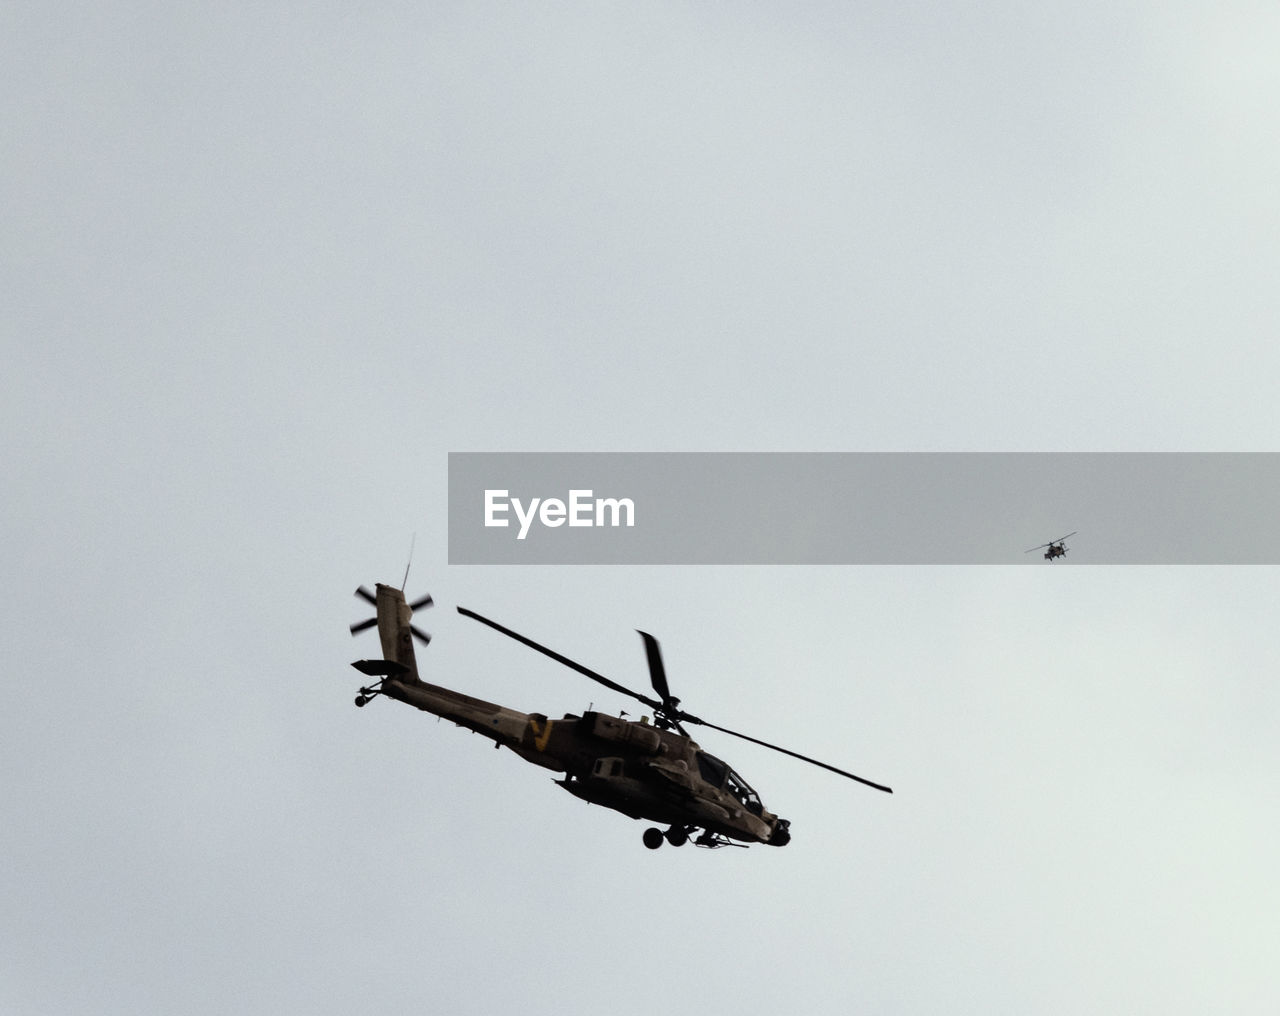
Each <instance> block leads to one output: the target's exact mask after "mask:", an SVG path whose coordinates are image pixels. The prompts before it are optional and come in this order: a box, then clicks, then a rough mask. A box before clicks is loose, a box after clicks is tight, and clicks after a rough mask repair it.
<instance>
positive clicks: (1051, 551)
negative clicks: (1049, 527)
mask: <svg viewBox="0 0 1280 1016" xmlns="http://www.w3.org/2000/svg"><path fill="white" fill-rule="evenodd" d="M1078 531H1079V530H1074V531H1072V532H1070V533H1067V535H1066V536H1059V537H1058V538H1057V539H1056V540H1050V541H1049V542H1048V543H1042V544H1040V546H1038V547H1032V548H1030V549H1029V550H1024V551H1023V553H1024V554H1030V553H1031V551H1033V550H1043V551H1044V559H1045V560H1046V561H1052V560H1053V559H1054V558H1055V557H1064V556H1065V555H1066V553H1067V548H1066V541H1067V540H1069V539H1071V537H1073V536H1075V535H1076V532H1078ZM1045 548H1048V549H1047V550H1046V549H1045Z"/></svg>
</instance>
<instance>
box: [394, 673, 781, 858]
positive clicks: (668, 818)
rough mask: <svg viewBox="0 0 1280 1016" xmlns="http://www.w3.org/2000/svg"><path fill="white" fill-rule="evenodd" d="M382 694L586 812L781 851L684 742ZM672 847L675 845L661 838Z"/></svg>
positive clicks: (624, 725) (621, 723)
mask: <svg viewBox="0 0 1280 1016" xmlns="http://www.w3.org/2000/svg"><path fill="white" fill-rule="evenodd" d="M379 691H380V692H381V694H383V695H386V696H387V697H388V698H393V699H396V700H397V701H399V702H404V703H405V704H407V705H411V706H414V707H415V708H418V709H422V710H424V711H425V712H429V713H432V714H434V715H436V716H440V717H442V718H444V719H447V720H450V721H451V722H453V723H455V724H457V725H458V726H460V727H465V728H467V729H468V730H472V731H474V732H475V733H477V734H481V735H483V736H484V737H487V738H489V739H490V740H492V741H494V742H495V745H496V746H497V747H506V748H509V749H511V751H513V752H515V753H516V754H517V755H519V756H520V757H521V758H523V759H524V760H525V761H527V762H532V763H533V764H534V765H539V766H542V767H544V768H546V769H551V770H553V771H556V772H562V773H564V774H565V777H564V779H562V780H557V781H555V782H556V784H557V785H558V786H560V787H562V788H564V789H565V790H567V791H568V792H569V793H571V794H573V795H574V796H575V797H578V798H580V799H582V800H584V801H588V802H590V803H591V804H597V805H600V806H602V807H605V808H611V809H613V810H614V811H618V812H621V813H622V814H624V815H627V816H629V817H631V818H634V819H647V820H648V821H651V822H659V823H664V824H670V825H671V826H672V828H673V830H683V835H684V836H686V837H687V835H688V833H689V832H691V831H692V830H694V829H704V830H706V831H707V832H708V833H711V834H713V836H722V837H726V838H728V839H731V840H738V841H742V842H747V843H769V844H772V845H774V846H782V845H784V844H785V843H787V842H788V841H789V839H790V833H789V829H788V823H787V822H786V821H785V820H782V819H779V818H778V817H777V816H776V815H774V814H772V813H771V812H769V811H767V810H766V809H765V808H764V806H763V804H762V803H761V801H760V798H759V797H758V796H757V795H756V793H755V791H753V790H752V789H751V788H750V787H749V786H748V785H747V784H746V782H745V781H743V780H742V779H741V777H739V776H738V774H737V773H736V772H734V771H733V770H732V769H731V768H729V767H728V766H727V765H725V763H723V762H721V761H720V760H719V759H717V758H715V757H714V756H711V755H708V754H707V753H706V752H704V751H702V749H701V748H700V747H699V746H698V744H697V743H696V742H694V741H693V740H692V739H691V738H689V737H686V736H685V735H683V734H680V733H677V732H675V731H671V730H662V729H660V728H659V727H657V726H655V725H653V724H651V723H649V722H648V720H647V718H643V719H641V720H640V721H632V720H627V719H624V718H622V717H617V716H610V715H607V714H604V713H599V712H586V713H584V714H583V715H581V716H576V715H573V714H569V715H566V716H565V717H564V718H563V719H559V720H552V719H549V718H548V717H546V716H544V715H542V714H541V713H524V712H519V711H518V710H515V709H509V708H507V707H506V706H501V705H497V704H495V703H493V702H486V701H484V700H483V699H479V698H475V697H473V696H471V695H466V694H463V693H462V692H457V691H453V690H451V689H449V688H443V687H440V686H439V685H434V684H429V683H427V682H425V681H421V680H418V679H416V678H415V677H414V676H413V675H412V674H410V673H403V674H399V675H394V676H388V677H386V678H384V680H383V681H382V684H381V687H380V689H379ZM667 838H668V839H669V840H670V841H671V842H677V840H679V839H681V838H682V837H681V834H680V832H677V833H676V839H672V837H671V835H670V834H668V837H667Z"/></svg>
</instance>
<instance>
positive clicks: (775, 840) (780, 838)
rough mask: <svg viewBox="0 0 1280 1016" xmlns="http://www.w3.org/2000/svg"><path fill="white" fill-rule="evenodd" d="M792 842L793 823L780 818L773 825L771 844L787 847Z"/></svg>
mask: <svg viewBox="0 0 1280 1016" xmlns="http://www.w3.org/2000/svg"><path fill="white" fill-rule="evenodd" d="M790 842H791V823H790V822H788V821H787V820H786V819H785V818H780V819H778V821H777V822H776V823H774V826H773V834H772V835H771V836H770V837H769V846H771V847H785V846H786V845H787V844H788V843H790Z"/></svg>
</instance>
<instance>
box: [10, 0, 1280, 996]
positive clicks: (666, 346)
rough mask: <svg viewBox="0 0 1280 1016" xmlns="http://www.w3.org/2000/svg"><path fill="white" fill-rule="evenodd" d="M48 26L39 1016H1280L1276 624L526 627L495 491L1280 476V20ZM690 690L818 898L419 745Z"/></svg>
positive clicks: (21, 941)
mask: <svg viewBox="0 0 1280 1016" xmlns="http://www.w3.org/2000/svg"><path fill="white" fill-rule="evenodd" d="M197 6H198V9H194V10H193V9H192V8H191V7H190V6H186V7H178V8H175V7H174V6H173V5H165V4H146V3H136V4H89V3H83V2H79V3H76V2H72V3H57V2H46V3H39V4H28V3H15V4H10V5H8V6H7V7H6V8H5V10H4V11H3V13H0V81H2V83H3V84H2V87H0V113H2V115H3V124H4V128H5V134H6V137H7V139H8V144H7V145H5V146H4V149H3V152H0V173H2V174H3V177H2V180H3V187H2V188H0V213H2V214H3V222H4V229H3V232H2V233H0V252H3V267H2V268H0V287H2V288H0V297H2V299H3V307H4V313H3V317H2V318H0V322H2V327H3V329H4V331H3V340H4V350H5V370H4V372H3V375H0V377H3V381H0V384H2V385H3V389H4V397H3V399H0V413H2V414H3V417H2V422H3V424H4V427H3V438H0V465H2V466H3V472H4V476H5V477H6V481H7V482H6V485H5V495H6V496H5V498H4V500H3V503H2V504H0V519H2V520H3V527H4V528H3V532H4V535H5V541H4V545H5V559H6V561H8V562H9V567H8V568H7V569H6V578H7V581H6V582H5V583H4V589H3V592H2V593H0V597H3V603H0V606H2V607H3V617H4V619H5V620H4V627H3V633H4V639H3V645H2V646H0V648H2V649H3V655H4V659H5V660H6V661H7V665H8V672H9V676H10V685H11V694H10V705H9V708H7V709H6V710H5V711H4V720H3V726H2V728H0V760H3V766H4V773H5V778H4V780H3V783H2V784H0V788H2V789H0V804H2V806H3V812H2V813H3V815H4V821H3V823H0V861H2V862H3V863H0V904H2V905H0V1010H3V1011H4V1012H6V1013H15V1014H24V1016H25V1014H51V1013H58V1014H76V1013H84V1014H90V1013H92V1014H104V1013H112V1014H114V1013H130V1014H133V1013H139V1012H185V1013H210V1014H212V1013H225V1012H228V1011H238V1012H248V1013H271V1014H312V1013H334V1014H338V1013H350V1012H354V1011H373V1010H392V1011H424V1010H429V1011H435V1012H449V1013H477V1014H479V1013H486V1014H487V1013H492V1012H497V1011H508V1012H512V1011H522V1012H530V1013H552V1012H555V1013H565V1012H582V1013H595V1012H602V1011H608V1012H610V1013H616V1014H640V1013H646V1014H647V1013H652V1012H655V1011H672V1012H694V1011H700V1012H723V1011H727V1010H728V1009H729V1008H730V1007H731V1006H732V1007H733V1008H734V1009H735V1010H738V1011H743V1012H748V1013H756V1012H758V1013H773V1012H779V1011H795V1012H832V1013H846V1012H874V1013H931V1012H949V1013H984V1014H985V1013H992V1012H1061V1013H1098V1012H1151V1013H1156V1012H1158V1013H1162V1014H1164V1013H1197V1014H1198V1013H1204V1012H1210V1011H1222V1012H1227V1011H1230V1012H1241V1013H1245V1012H1260V1013H1261V1012H1274V1011H1275V1010H1276V1008H1277V1005H1280V974H1277V967H1276V962H1275V958H1276V956H1277V955H1280V926H1278V922H1277V919H1276V914H1277V913H1280V888H1278V887H1277V880H1276V878H1275V870H1274V868H1275V865H1274V858H1275V854H1276V848H1277V838H1278V837H1277V834H1278V833H1280V814H1278V812H1277V796H1278V795H1277V786H1276V773H1277V771H1280V747H1277V745H1280V737H1278V736H1277V734H1278V733H1280V731H1278V730H1277V727H1278V720H1280V692H1277V691H1276V682H1275V676H1274V672H1275V661H1276V657H1277V650H1280V634H1278V633H1277V625H1276V623H1275V612H1276V604H1277V595H1278V594H1280V575H1278V574H1277V572H1276V570H1275V569H1274V568H1272V567H1260V566H1259V567H1239V568H1227V567H1222V568H1216V567H1181V568H1178V567H1168V568H1159V567H1145V568H1144V567H1113V566H1104V565H1102V564H1097V565H1096V566H1094V567H1079V566H1078V565H1088V564H1090V557H1089V554H1090V550H1089V532H1088V527H1087V526H1086V525H1085V524H1083V523H1079V522H1077V520H1076V519H1074V518H1063V519H1061V520H1060V524H1059V522H1057V521H1055V524H1054V526H1053V531H1051V532H1037V533H1036V536H1035V538H1034V539H1032V540H1028V539H1026V538H1025V536H1024V534H1023V533H1022V532H1021V531H1018V532H1015V533H1013V535H1012V538H1011V539H1012V542H1013V545H1014V552H1015V553H1019V552H1020V551H1021V550H1023V549H1025V547H1027V546H1030V545H1032V543H1034V542H1040V540H1042V539H1044V540H1047V539H1050V538H1053V537H1056V536H1058V535H1060V534H1061V533H1062V532H1067V531H1070V530H1072V529H1080V530H1081V532H1080V534H1079V536H1078V537H1077V538H1076V539H1075V540H1073V545H1072V553H1071V556H1070V557H1069V558H1068V562H1069V563H1068V564H1055V565H1053V566H1050V565H1049V564H1048V563H1045V564H1044V566H1043V567H1039V568H1024V567H1019V568H1013V567H1010V568H1003V567H951V568H947V567H927V566H919V567H854V566H849V567H773V568H768V567H640V566H632V567H622V566H613V567H581V568H577V567H550V566H542V567H497V566H491V567H481V566H472V567H463V566H452V567H451V566H449V565H448V553H447V546H448V542H447V538H448V533H447V527H446V512H447V506H448V503H447V455H448V453H449V452H451V451H453V452H458V451H1035V452H1041V451H1044V452H1048V451H1054V452H1066V451H1088V452H1094V451H1161V452H1165V451H1210V452H1212V451H1280V448H1277V441H1276V434H1277V423H1278V421H1277V410H1276V408H1275V391H1276V378H1277V373H1278V368H1280V347H1278V346H1277V344H1276V343H1275V327H1274V325H1275V322H1276V320H1277V317H1278V313H1277V312H1278V311H1280V306H1278V304H1280V298H1278V297H1277V289H1276V286H1275V280H1276V279H1277V278H1280V248H1278V247H1277V243H1276V237H1277V236H1280V214H1278V213H1280V198H1278V197H1277V191H1276V180H1277V179H1280V122H1278V114H1277V112H1276V111H1277V110H1278V109H1280V63H1277V61H1276V54H1277V53H1278V52H1280V9H1278V8H1276V6H1275V5H1274V4H1264V3H1261V2H1257V3H1244V2H1240V3H1237V2H1230V0H1228V2H1225V3H1215V4H1186V3H1123V2H1122V3H1107V4H1085V5H1079V4H1077V5H1075V6H1072V7H1070V8H1057V9H1054V8H1050V7H1047V6H1040V7H1030V8H1029V7H1028V5H1026V4H1014V3H985V4H978V5H974V4H951V5H947V4H932V5H929V4H914V5H904V4H900V3H876V2H872V3H865V4H856V5H845V4H834V3H806V4H793V5H788V6H786V7H785V9H784V8H783V7H779V6H777V5H762V4H743V5H732V6H730V5H713V4H690V3H667V4H644V5H638V4H637V5H611V4H590V5H576V4H568V5H564V4H557V5H537V6H532V7H517V6H516V5H507V4H501V5H496V4H452V3H450V4H365V5H361V6H359V7H358V8H357V7H353V6H350V5H341V4H334V3H322V4H318V5H317V4H312V5H299V4H292V5H290V4H254V5H197ZM411 541H413V542H414V547H415V549H414V553H413V559H412V567H411V571H410V573H409V578H408V591H409V593H410V595H411V596H415V595H418V594H420V593H422V592H425V591H428V590H429V591H430V592H432V593H433V594H434V595H435V598H436V601H437V606H436V608H435V609H434V610H432V611H430V612H426V613H424V614H422V615H420V616H419V618H418V623H419V624H420V626H421V627H424V628H426V629H428V630H429V631H432V632H433V634H434V635H435V640H434V642H433V644H432V645H431V647H430V649H429V650H427V651H426V652H425V653H423V654H422V655H421V656H420V665H421V666H422V668H423V670H424V671H425V673H426V675H427V676H428V677H429V679H433V680H435V681H438V682H439V683H441V684H445V685H447V686H450V687H456V688H459V689H460V690H464V691H468V692H470V693H472V694H475V695H478V696H480V697H483V698H486V699H490V700H493V701H497V702H502V703H504V704H506V705H509V706H511V707H513V708H516V709H521V710H529V711H533V710H537V711H541V712H545V713H548V714H551V715H557V714H559V713H562V712H566V711H581V710H582V709H585V708H587V707H589V706H594V707H596V708H599V709H602V710H607V711H616V710H620V709H629V708H631V707H633V706H634V703H630V702H627V701H625V700H613V699H610V698H608V694H609V693H608V692H606V691H605V690H603V689H601V688H599V687H597V686H594V685H590V684H588V683H587V682H585V681H583V680H582V679H581V678H579V677H577V676H576V675H574V674H573V673H571V672H570V671H568V670H566V669H564V668H562V667H558V666H557V665H556V664H554V663H553V662H551V661H549V660H546V659H544V658H542V657H539V656H537V655H535V654H532V653H530V652H528V651H527V650H525V649H524V648H523V647H521V646H519V645H517V644H516V643H514V642H511V641H510V640H506V639H503V638H502V637H501V636H499V635H497V634H495V633H494V632H492V631H489V630H487V629H485V628H483V627H481V626H479V625H476V624H475V623H474V622H471V621H469V620H467V619H465V618H462V617H460V616H459V615H457V614H456V613H455V612H454V610H453V608H454V606H456V605H458V604H461V605H464V606H467V607H471V608H473V609H475V610H477V611H480V612H481V613H484V614H486V615H488V616H490V617H494V618H496V619H498V620H500V621H502V622H503V623H504V624H507V625H509V626H511V627H513V628H515V629H517V630H519V631H522V632H524V633H526V634H528V635H529V636H531V637H533V638H535V639H538V640H539V641H542V642H544V643H546V644H548V645H550V646H552V647H553V648H555V649H558V650H560V651H561V652H563V653H566V654H567V655H569V656H572V657H574V658H575V659H577V660H579V661H581V662H582V663H584V664H586V665H587V666H590V667H592V668H594V669H596V670H598V671H601V672H603V673H605V674H608V675H610V676H611V677H613V678H614V679H615V680H617V681H619V682H621V683H623V684H627V685H631V686H633V687H635V686H643V684H644V681H645V677H644V675H645V669H644V666H645V665H644V654H643V651H642V646H641V642H640V639H639V638H638V637H637V636H636V634H635V629H637V628H639V629H644V630H646V631H651V632H654V633H655V634H657V635H658V637H659V638H660V639H661V640H662V644H663V648H664V653H665V657H666V667H667V672H668V675H669V678H670V680H671V683H672V687H673V690H674V691H675V693H676V694H677V695H678V696H680V697H681V698H682V699H683V701H684V703H685V705H686V707H687V708H689V709H690V710H691V711H692V712H695V713H697V714H698V715H702V716H705V717H706V718H707V719H709V720H711V721H713V722H716V723H720V724H723V725H725V726H727V727H730V728H732V729H736V730H743V731H746V732H749V733H752V734H754V735H756V736H759V737H762V738H764V739H766V740H771V741H775V742H777V743H781V744H784V745H786V746H788V747H791V748H794V749H796V750H798V751H801V752H803V753H805V754H810V755H814V756H816V757H819V758H822V759H826V760H828V761H830V762H831V763H833V764H835V765H837V766H840V767H842V768H846V769H850V770H852V771H854V772H857V773H859V774H861V775H864V776H866V777H868V778H869V779H872V780H876V781H877V782H882V783H887V784H889V785H891V786H892V787H893V788H894V790H895V793H894V794H893V795H892V796H889V795H884V794H879V793H875V792H874V791H870V790H867V789H866V788H863V787H859V786H857V785H855V784H852V783H850V782H848V781H844V780H841V779H839V778H838V777H835V776H833V775H831V774H830V773H826V772H824V771H822V770H819V769H816V768H813V767H809V766H805V765H803V764H802V763H799V762H796V761H795V760H793V759H789V758H786V757H784V756H781V755H777V754H775V753H771V752H768V751H765V750H763V749H760V748H757V747H755V746H752V745H749V744H746V743H741V742H734V741H732V740H731V739H727V738H722V737H720V736H719V735H714V733H713V732H712V733H710V734H709V735H708V736H707V737H705V738H703V739H702V741H703V743H704V746H705V747H707V748H708V749H709V750H712V751H714V752H715V753H716V754H718V755H720V756H722V757H725V758H727V759H728V760H729V761H730V762H731V763H732V764H733V765H734V766H735V767H736V768H737V769H739V770H740V771H741V773H742V775H743V776H744V777H745V778H746V779H747V781H748V782H750V783H751V784H752V785H753V786H754V787H755V788H756V790H757V791H759V793H760V794H761V796H762V798H763V799H764V801H765V803H766V806H767V807H769V808H770V809H771V810H774V811H776V812H778V813H779V814H781V815H783V816H785V817H787V818H789V819H790V820H791V822H792V831H793V835H794V839H793V842H792V844H791V845H790V846H788V847H787V848H785V849H783V850H775V849H771V848H766V847H753V848H752V849H750V850H733V849H728V850H721V851H706V850H696V849H694V848H693V847H685V848H683V849H681V850H676V849H672V848H669V847H668V848H664V849H662V850H659V851H656V852H650V851H648V850H645V849H644V847H643V846H642V844H641V840H640V837H641V832H642V830H643V828H644V824H643V823H638V822H632V821H630V820H628V819H626V818H624V817H622V816H619V815H617V814H616V813H613V812H609V811H606V810H604V809H600V808H594V807H590V806H588V805H585V804H583V803H582V802H580V801H577V800H575V799H574V798H572V797H570V796H569V795H567V794H565V793H563V792H562V791H561V790H559V789H558V788H556V787H555V786H554V785H553V784H552V783H551V781H550V779H549V778H548V777H549V776H550V774H549V773H547V772H546V771H544V770H540V769H537V768H536V767H533V766H530V765H527V764H525V763H523V762H521V761H520V760H519V759H517V758H516V757H515V756H514V755H512V754H510V753H509V752H495V751H493V750H492V748H490V747H489V746H488V742H484V741H482V740H480V739H478V738H475V737H473V736H472V735H470V734H468V733H466V732H464V731H462V730H459V729H457V728H454V727H453V726H451V725H448V724H444V723H437V722H435V721H434V720H433V719H432V718H430V717H428V716H426V715H424V714H421V713H418V712H416V711H414V710H410V709H406V708H404V707H402V706H400V705H399V704H397V703H392V702H389V701H387V700H379V701H377V702H375V703H373V704H372V705H371V706H370V707H369V708H367V709H364V710H361V711H357V710H356V709H355V708H354V707H353V706H352V697H353V695H354V693H355V689H356V687H357V686H358V685H359V683H360V679H361V678H360V675H359V674H357V673H356V672H355V671H353V670H351V669H350V668H349V667H348V663H349V661H351V660H354V659H357V658H360V657H365V656H370V655H373V654H374V653H375V652H376V639H375V638H374V636H373V635H372V634H370V633H365V634H364V635H362V636H360V637H359V638H358V639H352V638H351V637H350V636H349V635H348V632H347V625H348V624H349V623H351V622H352V621H356V620H360V619H362V618H363V617H364V616H366V614H367V609H366V605H365V604H363V603H362V602H360V601H358V600H356V599H354V598H352V596H351V593H352V591H353V590H354V588H355V587H356V586H357V585H358V584H361V583H364V584H371V583H373V582H376V581H386V582H392V583H397V584H398V583H399V582H400V581H401V580H402V579H403V576H404V572H405V566H406V562H407V558H408V555H409V548H410V543H411Z"/></svg>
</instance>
